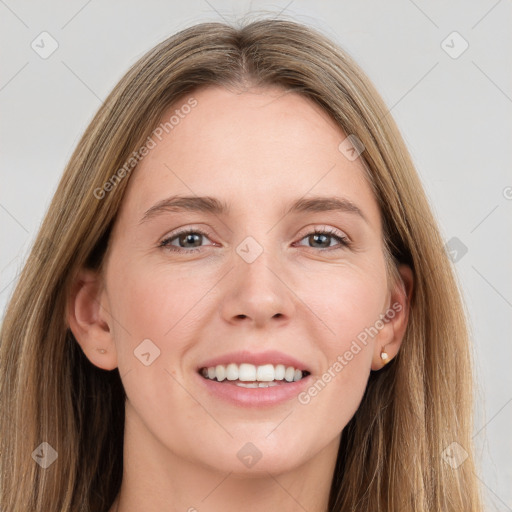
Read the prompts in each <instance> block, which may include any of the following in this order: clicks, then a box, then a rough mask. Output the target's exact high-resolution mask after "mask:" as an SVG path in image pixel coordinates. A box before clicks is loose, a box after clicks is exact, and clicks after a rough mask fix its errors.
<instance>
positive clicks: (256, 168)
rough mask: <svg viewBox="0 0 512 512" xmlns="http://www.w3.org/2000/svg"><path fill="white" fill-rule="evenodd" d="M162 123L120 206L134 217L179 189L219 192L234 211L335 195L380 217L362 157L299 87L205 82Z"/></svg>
mask: <svg viewBox="0 0 512 512" xmlns="http://www.w3.org/2000/svg"><path fill="white" fill-rule="evenodd" d="M187 105H194V106H193V107H187ZM166 123H167V124H166ZM160 127H161V129H160V132H161V133H160V132H158V134H159V136H158V137H157V136H155V135H152V136H151V137H152V140H153V141H154V147H153V148H152V149H151V150H150V151H149V152H148V154H146V156H145V157H144V158H143V160H142V161H141V162H140V163H139V164H138V166H137V168H136V169H135V171H134V172H133V176H132V177H131V179H130V183H129V186H128V189H127V192H126V196H125V198H124V201H123V203H124V204H123V207H122V209H124V210H126V209H128V208H129V210H130V212H131V213H133V214H134V215H135V214H136V215H139V218H140V217H141V216H142V215H143V213H144V212H145V211H146V210H147V209H148V208H149V207H151V206H152V205H154V204H155V203H157V202H158V201H161V200H162V199H164V198H165V197H168V196H170V195H176V194H178V195H187V196H193V195H198V196H214V197H218V198H219V199H221V200H223V201H224V202H225V203H227V204H229V205H230V212H231V213H233V214H243V213H244V208H247V207H248V206H251V207H252V208H254V207H257V208H259V209H260V210H259V212H261V209H262V208H265V211H266V210H272V209H274V210H273V211H274V212H277V211H278V210H279V211H282V208H283V204H285V203H286V204H288V203H291V202H292V201H295V200H297V199H298V198H300V197H303V196H306V197H307V196H308V195H315V196H317V195H331V196H332V195H339V196H343V197H348V198H349V199H351V200H353V202H354V203H357V204H361V205H364V210H365V214H366V215H367V216H368V218H369V220H370V221H371V222H372V223H374V224H376V225H377V226H378V225H379V211H378V207H377V203H376V201H375V199H374V197H373V193H372V191H371V187H370V186H369V184H368V182H367V179H366V176H365V170H364V168H363V165H362V163H361V162H360V159H356V160H353V161H350V160H348V159H347V158H346V157H345V156H344V154H343V153H342V152H341V151H340V150H339V145H340V143H341V142H342V141H343V140H344V139H345V138H346V137H347V134H345V133H344V132H343V130H342V129H341V128H340V127H339V126H338V125H337V124H336V123H335V122H334V120H332V119H331V118H330V116H329V115H328V114H327V113H326V112H325V111H324V110H323V109H322V108H321V107H320V106H318V105H316V104H315V103H314V102H313V101H311V100H309V99H308V98H306V97H304V96H302V95H299V94H298V93H295V92H287V91H284V90H283V89H281V88H264V89H261V88H259V89H250V90H248V91H245V92H239V91H232V90H228V89H227V88H224V87H207V88H202V89H199V90H197V91H196V92H194V93H193V94H191V95H190V96H187V97H184V98H183V99H181V100H180V101H178V102H176V103H175V104H174V105H172V106H171V107H169V108H168V109H167V110H166V111H165V112H164V113H163V115H162V117H161V124H160ZM154 133H155V132H153V134H154ZM160 139H161V140H160ZM252 213H254V212H252Z"/></svg>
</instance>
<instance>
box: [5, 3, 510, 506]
mask: <svg viewBox="0 0 512 512" xmlns="http://www.w3.org/2000/svg"><path fill="white" fill-rule="evenodd" d="M249 11H252V12H259V13H262V12H267V11H268V12H271V13H275V14H276V15H277V14H278V13H280V12H282V13H283V15H285V16H286V17H292V18H293V19H296V20H297V21H300V22H303V23H306V24H309V25H312V26H314V27H316V28H318V29H320V30H321V31H322V32H324V33H325V34H326V35H327V36H329V37H331V38H332V39H334V40H335V41H336V42H337V43H338V44H340V45H341V46H342V47H343V48H344V49H345V50H347V51H348V52H349V53H350V54H351V55H352V56H353V57H354V58H355V59H356V61H357V62H358V63H359V64H360V65H361V66H362V68H363V69H364V70H365V71H366V73H367V74H368V75H369V77H370V78H371V79H372V80H373V82H374V83H375V85H376V87H377V89H378V90H379V92H380V93H381V94H382V96H383V98H384V100H385V101H386V103H387V105H388V106H389V107H390V108H391V113H392V115H393V116H394V118H395V119H396V121H397V123H398V125H399V127H400V129H401V131H402V134H403V136H404V138H405V141H406V143H407V145H408V147H409V150H410V151H411V153H412V156H413V159H414V162H415V163H416V166H417V169H418V172H419V173H420V176H421V178H422V180H423V183H424V186H425V189H426V192H427V195H428V196H429V198H430V201H431V204H432V208H433V210H434V213H435V214H436V216H437V218H438V221H439V224H440V227H441V230H442V233H443V237H444V238H445V240H446V242H449V241H450V240H451V242H449V243H450V247H452V248H453V247H455V246H454V245H453V244H454V243H458V244H459V246H460V247H462V245H461V244H463V246H465V247H466V248H467V253H466V254H463V253H461V252H460V251H459V252H458V255H457V258H458V261H456V262H455V263H454V266H455V270H456V272H457V274H458V276H459V280H460V284H461V287H462V289H463V292H464V294H465V298H466V303H467V308H468V316H469V317H470V321H471V326H472V332H473V339H474V344H475V347H474V353H475V359H476V376H475V377H476V381H477V383H478V386H479V393H478V396H477V399H478V402H477V411H476V412H477V417H476V427H475V437H474V439H475V442H476V444H477V447H478V450H477V457H478V458H479V459H480V460H481V470H480V472H479V475H478V476H479V478H480V479H481V481H482V487H483V490H484V493H485V498H486V502H487V503H488V509H489V510H499V511H512V488H511V486H510V482H512V462H511V459H512V436H511V426H512V371H511V370H510V366H511V363H512V346H511V343H510V331H511V327H512V315H511V312H512V283H511V281H512V279H511V274H512V272H511V267H510V255H511V254H512V243H511V239H512V237H511V235H512V230H511V227H512V215H511V212H512V173H511V172H510V164H511V161H512V158H511V156H512V155H511V147H512V144H511V139H510V136H511V125H512V115H511V114H512V84H511V82H512V80H511V79H512V66H511V60H512V59H511V58H510V50H511V48H512V31H511V30H510V27H511V26H512V24H511V21H512V7H511V3H510V0H499V1H495V0H491V1H484V0H479V1H476V0H474V1H471V2H462V1H456V2H450V4H449V5H447V3H446V2H441V1H435V2H427V1H426V0H423V1H420V0H417V1H412V0H393V1H387V2H379V1H377V0H374V1H371V2H370V1H361V2H354V1H352V2H336V1H335V0H329V1H324V2H312V1H310V2H307V1H304V0H292V1H290V0H285V1H276V2H257V1H253V2H249V1H247V0H245V1H240V2H235V1H228V0H208V1H207V0H189V1H187V2H186V3H184V2H183V3H182V2H169V1H163V0H162V1H158V0H145V1H143V2H138V1H135V0H130V1H124V2H121V1H103V2H100V1H99V0H89V1H83V0H82V1H79V0H73V1H69V2H64V1H61V2H57V1H46V2H44V4H30V3H29V2H22V1H20V0H5V1H4V0H0V38H1V45H2V48H3V52H2V54H1V57H0V59H1V61H0V106H1V121H2V122H1V125H0V139H1V151H2V159H1V168H0V173H1V174H0V176H1V181H0V184H1V187H0V222H1V226H2V230H1V235H0V236H1V245H0V247H1V253H0V309H1V311H2V316H3V312H4V309H5V306H6V304H7V301H8V299H9V296H10V294H11V293H12V290H13V287H14V283H15V282H16V277H17V275H18V273H19V271H20V269H21V268H22V265H23V262H24V259H25V258H26V256H27V253H28V250H29V249H30V246H31V243H32V242H33V240H34V237H35V235H36V232H37V230H38V227H39V225H40V222H41V220H42V218H43V215H44V213H45V211H46V208H47V207H48V205H49V203H50V200H51V197H52V195H53V193H54V191H55V188H56V186H57V183H58V181H59V179H60V176H61V174H62V172H63V169H64V166H65V164H66V162H67V160H68V159H69V157H70V156H71V153H72V150H73V148H74V147H75V145H76V144H77V142H78V139H79V137H80V136H81V134H82V133H83V131H84V130H85V128H86V126H87V125H88V123H89V122H90V120H91V119H92V117H93V114H94V113H95V112H96V110H97V109H98V107H99V106H100V104H101V102H102V100H103V99H104V98H105V97H106V96H107V94H108V93H109V92H110V90H111V89H112V87H113V86H114V85H115V84H116V82H117V81H118V80H119V79H120V78H121V76H122V75H123V74H124V73H125V72H126V71H127V69H128V67H129V66H130V65H131V64H133V63H134V62H135V61H136V60H137V59H138V58H139V57H140V56H142V55H143V54H144V53H145V52H146V51H147V50H148V49H150V48H151V47H153V46H154V45H155V44H157V43H158V42H160V41H161V40H163V39H165V38H166V37H168V36H169V35H170V34H172V33H174V32H176V31H177V30H180V29H183V28H185V27H187V26H190V25H192V24H194V23H197V22H200V21H218V20H222V19H223V18H225V19H226V20H227V21H233V20H234V19H235V18H236V17H238V16H241V15H244V14H245V13H247V12H249ZM43 31H47V32H48V33H49V34H50V35H51V37H52V38H54V39H55V40H56V41H57V43H58V48H57V50H56V51H55V52H54V53H53V54H52V55H50V56H49V57H48V58H46V59H43V58H41V57H40V56H39V54H38V53H36V51H34V50H33V49H32V47H31V44H32V42H33V41H35V43H34V44H39V46H40V47H41V46H42V43H41V42H40V39H41V37H38V36H39V35H40V34H41V32H43ZM454 31H456V32H458V33H459V34H460V37H459V36H458V35H453V34H452V33H453V32H454ZM43 37H44V36H43ZM461 38H463V39H461ZM45 41H46V42H45V48H46V49H48V48H49V47H50V46H49V40H48V39H46V40H45ZM443 41H445V42H444V43H443ZM464 41H466V42H467V43H468V44H469V46H468V48H467V50H466V51H464V52H463V53H462V54H461V55H456V54H458V53H459V52H460V51H461V50H462V49H463V47H464V45H465V43H464ZM38 42H39V43H38ZM445 50H446V51H445ZM40 51H42V49H41V50H40ZM447 52H448V53H447ZM449 53H451V54H452V55H451V56H450V55H449ZM454 56H456V57H457V58H454ZM454 237H455V238H457V239H458V242H457V241H455V242H454V241H453V240H452V239H453V238H454ZM461 255H462V257H461ZM454 257H455V256H454Z"/></svg>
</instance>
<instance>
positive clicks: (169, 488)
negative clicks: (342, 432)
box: [110, 401, 340, 512]
mask: <svg viewBox="0 0 512 512" xmlns="http://www.w3.org/2000/svg"><path fill="white" fill-rule="evenodd" d="M339 439H340V438H339V437H337V438H335V439H334V440H333V442H331V443H330V444H329V445H327V446H326V447H325V448H324V449H322V450H321V451H320V452H319V453H317V454H315V455H314V456H313V457H312V458H311V459H309V460H308V461H307V462H305V463H303V464H301V465H300V466H297V467H293V468H291V469H290V470H288V471H285V472H281V473H275V472H270V471H268V470H266V469H265V467H264V466H263V464H261V465H260V468H259V471H258V472H257V473H256V472H253V473H251V474H250V475H249V476H247V473H245V474H244V473H239V472H238V466H235V467H234V469H233V470H232V471H218V470H217V469H215V468H212V467H210V466H206V465H205V464H201V463H200V462H197V461H191V460H189V459H186V458H183V457H180V456H179V455H177V454H175V453H173V452H171V451H170V450H169V449H168V448H167V447H165V446H163V445H162V444H161V443H160V442H159V440H158V439H156V438H155V437H154V436H153V435H152V433H151V432H150V431H148V430H147V428H146V427H145V425H144V423H143V422H142V421H141V420H140V418H139V417H138V415H137V414H136V412H135V411H134V410H133V408H131V406H130V404H129V401H127V402H126V421H125V437H124V453H123V465H124V467H123V481H122V485H121V490H120V493H119V495H118V497H117V499H116V501H115V502H114V504H113V506H112V508H111V509H110V512H146V511H147V512H149V511H153V510H169V509H170V507H172V508H173V510H183V511H187V512H197V511H200V510H203V509H206V508H207V509H208V511H209V512H220V511H222V512H238V511H239V510H240V508H241V506H242V505H243V509H244V511H246V512H263V511H265V512H266V511H268V510H279V511H280V512H296V511H297V510H307V511H308V512H326V511H327V507H328V500H329V492H330V488H331V482H332V477H333V472H334V466H335V463H336V456H337V452H338V447H339ZM262 460H263V459H262Z"/></svg>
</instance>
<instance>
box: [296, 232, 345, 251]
mask: <svg viewBox="0 0 512 512" xmlns="http://www.w3.org/2000/svg"><path fill="white" fill-rule="evenodd" d="M306 238H307V239H308V242H309V243H312V244H320V245H321V247H320V249H323V250H329V251H330V250H334V251H337V250H340V249H345V248H347V247H350V244H351V242H350V241H349V240H348V238H347V237H345V236H343V235H341V234H338V232H337V231H336V230H334V229H330V228H329V229H316V228H315V230H314V231H312V232H311V233H308V234H307V235H306V236H304V237H303V238H301V240H304V239H306ZM332 241H337V242H338V245H339V246H340V247H331V245H330V242H332ZM312 248H313V249H315V248H318V247H312Z"/></svg>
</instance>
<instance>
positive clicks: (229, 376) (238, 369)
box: [198, 363, 310, 388]
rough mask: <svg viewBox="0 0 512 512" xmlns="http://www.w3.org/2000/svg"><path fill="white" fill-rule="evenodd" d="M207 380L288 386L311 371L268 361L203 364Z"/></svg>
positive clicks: (202, 369) (254, 386)
mask: <svg viewBox="0 0 512 512" xmlns="http://www.w3.org/2000/svg"><path fill="white" fill-rule="evenodd" d="M198 373H199V375H201V376H202V377H203V378H204V379H206V380H212V381H215V382H220V383H224V384H228V385H235V386H239V387H243V388H268V387H274V386H286V385H287V384H290V383H292V382H298V381H300V380H302V379H305V378H306V377H307V376H308V375H310V372H309V371H307V370H304V369H301V368H297V367H295V366H290V365H284V364H273V363H266V364H262V365H258V366H257V365H254V364H251V363H241V364H237V363H228V364H218V365H215V366H203V367H201V368H199V370H198Z"/></svg>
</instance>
